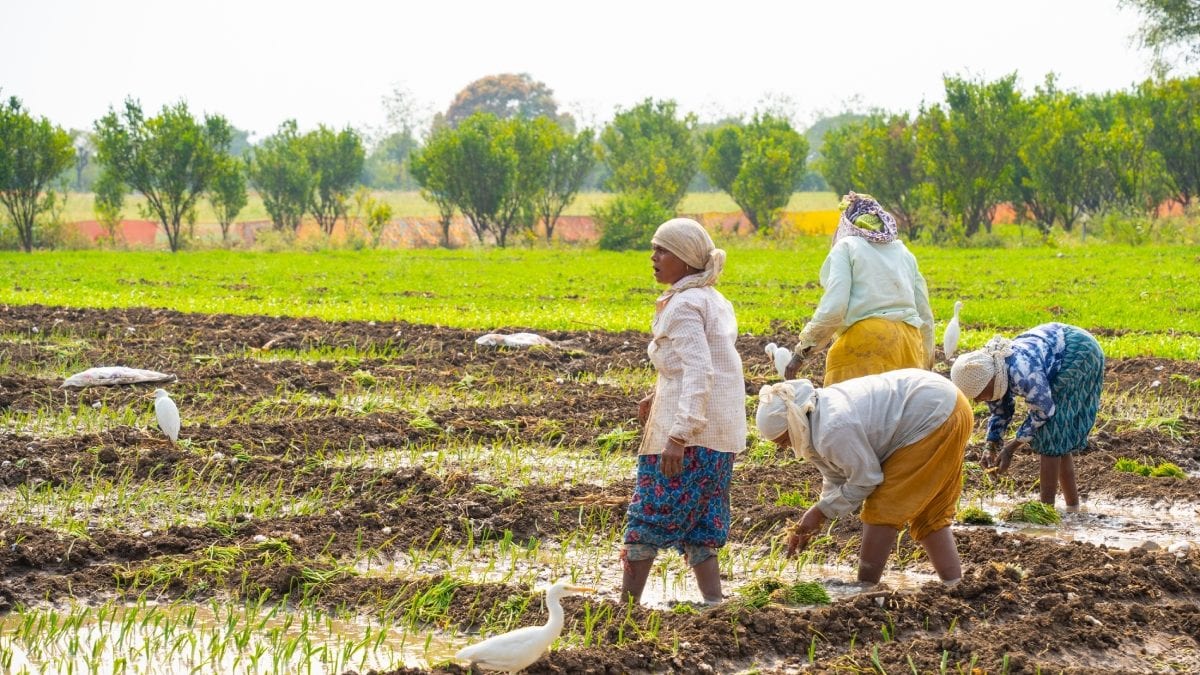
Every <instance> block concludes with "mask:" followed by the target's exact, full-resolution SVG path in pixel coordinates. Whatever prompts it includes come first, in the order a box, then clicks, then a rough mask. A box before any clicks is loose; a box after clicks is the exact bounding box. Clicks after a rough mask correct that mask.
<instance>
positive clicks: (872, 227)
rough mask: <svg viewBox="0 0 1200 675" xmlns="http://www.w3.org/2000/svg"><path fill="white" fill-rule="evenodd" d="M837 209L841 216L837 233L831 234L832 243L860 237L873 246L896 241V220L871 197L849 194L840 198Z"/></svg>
mask: <svg viewBox="0 0 1200 675" xmlns="http://www.w3.org/2000/svg"><path fill="white" fill-rule="evenodd" d="M838 209H840V210H841V212H842V215H841V217H840V218H839V219H838V226H837V231H836V232H834V233H833V243H835V244H836V243H837V242H838V241H839V240H841V238H842V237H862V238H863V239H866V240H867V241H869V242H871V243H873V244H886V243H888V242H890V241H894V240H895V239H896V219H895V218H893V217H892V214H890V213H888V212H887V211H884V210H883V207H882V206H880V205H879V202H877V201H875V198H874V197H872V196H871V195H866V194H863V195H860V194H857V193H854V192H851V193H849V194H847V195H846V196H845V197H842V201H841V203H840V204H838Z"/></svg>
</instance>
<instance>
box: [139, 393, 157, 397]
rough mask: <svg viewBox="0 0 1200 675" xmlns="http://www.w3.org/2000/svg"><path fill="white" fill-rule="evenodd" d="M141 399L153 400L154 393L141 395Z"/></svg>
mask: <svg viewBox="0 0 1200 675" xmlns="http://www.w3.org/2000/svg"><path fill="white" fill-rule="evenodd" d="M142 398H154V392H150V393H149V394H142Z"/></svg>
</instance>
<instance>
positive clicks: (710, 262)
mask: <svg viewBox="0 0 1200 675" xmlns="http://www.w3.org/2000/svg"><path fill="white" fill-rule="evenodd" d="M650 243H651V244H652V245H654V246H661V247H663V248H665V249H667V250H668V251H670V252H671V253H674V254H675V256H676V257H678V258H679V259H680V260H682V261H683V262H685V263H687V264H688V266H689V267H691V268H693V269H696V270H700V273H699V274H692V275H689V276H686V277H684V278H683V279H681V280H680V281H679V282H678V283H677V285H675V286H672V287H671V288H670V289H668V290H667V291H666V292H665V293H663V294H662V295H660V296H659V297H658V302H657V303H656V304H657V306H658V307H659V308H660V309H661V308H662V307H664V306H666V303H667V301H668V300H670V299H671V296H672V295H674V294H676V293H678V292H679V291H683V290H686V289H689V288H698V287H701V286H713V285H715V284H716V283H717V279H718V278H719V277H720V276H721V271H722V270H724V269H725V251H724V250H723V249H719V248H717V246H716V244H714V243H713V240H712V237H710V236H708V231H707V230H705V229H704V226H703V225H701V224H700V223H697V222H696V221H694V220H692V219H691V218H672V219H671V220H668V221H667V222H665V223H663V224H662V225H659V226H658V229H657V230H655V231H654V237H653V238H652V239H651V240H650Z"/></svg>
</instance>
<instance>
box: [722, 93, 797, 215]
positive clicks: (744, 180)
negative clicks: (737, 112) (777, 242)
mask: <svg viewBox="0 0 1200 675" xmlns="http://www.w3.org/2000/svg"><path fill="white" fill-rule="evenodd" d="M705 140H706V142H707V144H708V150H707V151H706V152H705V153H704V158H703V159H702V160H701V168H703V169H704V172H705V173H706V174H708V177H709V179H710V180H712V182H713V183H714V184H715V185H716V186H717V187H719V188H721V189H722V190H724V191H725V192H727V193H728V194H729V196H730V197H733V201H734V203H736V204H737V205H738V207H739V208H741V209H742V213H744V214H746V218H747V220H749V221H750V227H751V228H752V229H753V230H754V231H755V232H757V231H759V229H760V228H770V227H771V226H772V225H773V224H774V222H775V220H776V219H777V218H778V217H779V213H780V212H781V211H783V207H785V206H787V203H788V200H789V199H791V196H792V193H793V192H795V191H796V186H797V185H799V183H800V180H801V179H802V178H803V177H804V163H805V157H806V156H807V155H808V141H806V140H805V139H804V137H803V136H801V135H800V134H799V133H798V132H796V130H795V129H792V125H791V124H789V123H788V121H787V120H785V119H783V118H780V117H772V116H770V115H755V116H754V117H753V118H752V119H751V120H750V123H749V124H746V125H745V126H739V125H726V126H723V127H720V128H719V129H716V130H713V131H711V132H709V133H708V134H707V135H706V138H705Z"/></svg>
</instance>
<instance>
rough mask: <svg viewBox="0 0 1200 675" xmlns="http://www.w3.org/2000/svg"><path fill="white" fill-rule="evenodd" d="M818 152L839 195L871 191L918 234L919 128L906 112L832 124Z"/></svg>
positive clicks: (921, 176) (909, 230) (904, 228)
mask: <svg viewBox="0 0 1200 675" xmlns="http://www.w3.org/2000/svg"><path fill="white" fill-rule="evenodd" d="M821 153H822V155H821V158H820V160H819V165H820V167H821V173H822V175H823V176H825V180H826V181H827V182H828V183H829V185H830V186H831V187H832V188H833V189H834V190H835V191H836V192H837V193H838V194H846V193H847V192H850V191H855V192H864V193H868V194H870V195H871V196H873V197H875V198H876V199H877V200H879V203H880V204H882V205H883V206H884V208H886V209H888V211H890V212H891V213H892V215H894V216H895V217H896V222H897V225H898V226H899V227H900V229H901V230H902V231H903V232H906V233H907V234H908V236H910V237H912V238H914V239H915V238H918V237H920V236H921V231H922V229H923V226H922V224H921V223H920V222H919V221H918V219H917V215H916V214H917V212H918V211H919V209H920V207H921V184H922V183H923V181H924V173H923V171H922V170H921V164H920V162H919V161H918V159H917V127H916V125H915V124H913V123H912V121H910V120H909V118H908V115H906V114H900V115H887V114H885V113H882V112H877V113H873V114H871V115H869V116H867V117H862V118H859V119H858V120H857V121H854V122H850V123H847V124H843V125H841V126H838V127H836V128H833V129H830V130H829V131H828V132H827V133H826V134H825V143H824V146H823V147H822V150H821Z"/></svg>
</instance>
